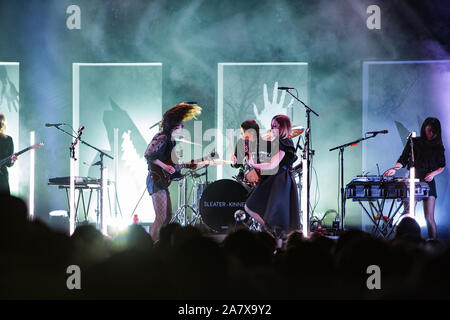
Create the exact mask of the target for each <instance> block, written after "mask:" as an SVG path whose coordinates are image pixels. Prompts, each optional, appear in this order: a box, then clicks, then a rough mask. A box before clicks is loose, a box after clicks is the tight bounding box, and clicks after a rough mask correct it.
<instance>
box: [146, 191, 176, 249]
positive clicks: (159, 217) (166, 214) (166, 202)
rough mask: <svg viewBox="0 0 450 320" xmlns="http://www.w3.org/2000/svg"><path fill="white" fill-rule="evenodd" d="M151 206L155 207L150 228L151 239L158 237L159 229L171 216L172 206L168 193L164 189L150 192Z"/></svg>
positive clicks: (154, 239) (155, 239)
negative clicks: (153, 218) (153, 219)
mask: <svg viewBox="0 0 450 320" xmlns="http://www.w3.org/2000/svg"><path fill="white" fill-rule="evenodd" d="M152 201H153V208H154V209H155V221H154V222H153V225H152V228H151V230H150V235H151V237H152V239H153V241H157V240H158V239H159V230H160V229H161V227H162V226H163V225H164V223H166V222H167V220H168V219H169V221H170V217H171V216H172V212H171V210H172V206H171V203H170V195H169V192H168V191H166V190H161V191H158V192H156V193H154V194H152Z"/></svg>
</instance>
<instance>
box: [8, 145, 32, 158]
mask: <svg viewBox="0 0 450 320" xmlns="http://www.w3.org/2000/svg"><path fill="white" fill-rule="evenodd" d="M31 149H32V147H28V148H25V149H23V150H20V151H19V152H16V153H14V154H15V155H16V156H20V155H21V154H22V153H25V152H27V151H30V150H31ZM11 157H12V155H11V156H10V158H11Z"/></svg>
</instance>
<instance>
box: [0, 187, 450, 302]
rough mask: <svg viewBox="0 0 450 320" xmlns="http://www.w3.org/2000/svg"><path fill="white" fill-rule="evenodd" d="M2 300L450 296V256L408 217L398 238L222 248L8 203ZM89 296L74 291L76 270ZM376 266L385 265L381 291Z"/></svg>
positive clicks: (298, 238) (347, 237)
mask: <svg viewBox="0 0 450 320" xmlns="http://www.w3.org/2000/svg"><path fill="white" fill-rule="evenodd" d="M0 198H1V199H0V200H1V203H2V207H3V208H4V209H2V213H1V214H0V256H1V258H0V298H2V299H158V300H171V299H177V300H181V299H206V300H210V299H214V300H215V299H220V300H223V299H233V300H235V299H255V300H256V299H276V300H277V299H283V300H286V299H287V300H290V299H416V298H425V299H436V298H437V299H448V298H450V290H449V288H450V277H449V276H448V272H449V270H450V250H449V246H448V245H447V244H445V243H443V242H439V241H425V240H424V239H423V238H421V235H420V227H419V226H418V225H417V223H416V222H415V221H414V220H413V219H408V218H405V219H403V220H402V221H401V223H400V224H399V225H398V226H397V230H396V234H395V237H394V239H392V240H381V239H376V238H373V237H372V236H371V235H370V234H368V233H365V232H362V231H358V230H348V231H346V232H344V233H343V234H342V235H341V236H340V237H339V238H338V239H337V240H332V239H329V238H327V237H324V236H322V235H320V234H312V235H310V237H308V238H305V237H304V236H303V235H302V233H301V232H292V233H291V234H289V235H288V236H287V239H286V240H285V241H284V243H283V246H282V247H281V248H278V247H277V243H276V240H275V239H274V238H273V237H272V236H271V235H269V234H268V233H264V232H254V231H249V230H247V229H239V228H238V229H236V230H233V231H230V233H229V234H228V235H227V236H226V237H225V239H224V240H223V241H221V242H219V241H216V240H214V239H213V238H211V237H210V236H209V235H207V234H204V233H202V231H201V230H200V229H198V228H195V227H192V226H186V227H182V226H180V225H178V224H169V225H166V226H164V227H163V228H162V229H161V231H160V240H159V241H158V242H153V241H152V238H151V237H150V235H149V234H148V233H147V232H146V231H145V229H144V228H143V227H141V226H139V225H132V226H130V227H129V228H128V230H127V231H126V232H124V233H121V234H118V235H117V236H115V237H105V236H103V234H101V233H100V232H99V231H98V230H97V229H96V228H95V227H94V226H91V225H83V226H78V227H77V229H76V230H75V232H74V233H73V235H72V236H71V237H69V236H68V235H65V234H63V233H60V232H56V231H53V230H52V229H50V228H49V227H48V226H47V225H46V224H44V223H43V222H41V221H40V220H38V219H35V220H29V219H28V215H27V208H26V205H25V203H24V202H23V201H22V200H20V199H18V198H15V197H11V196H6V195H5V196H0ZM72 265H75V266H78V267H79V270H80V271H81V272H80V279H81V289H79V290H78V289H74V290H69V289H68V282H70V281H71V279H69V278H70V276H71V274H70V273H68V267H69V266H72ZM369 266H377V267H378V268H379V275H380V279H379V280H380V283H379V289H377V288H375V289H369V287H371V285H370V283H373V281H375V282H376V280H374V278H373V272H370V271H368V267H369Z"/></svg>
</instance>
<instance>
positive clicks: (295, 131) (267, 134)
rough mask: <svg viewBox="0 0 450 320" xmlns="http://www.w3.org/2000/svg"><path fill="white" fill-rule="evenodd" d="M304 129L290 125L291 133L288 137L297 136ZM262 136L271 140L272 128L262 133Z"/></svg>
mask: <svg viewBox="0 0 450 320" xmlns="http://www.w3.org/2000/svg"><path fill="white" fill-rule="evenodd" d="M304 131H305V128H303V127H302V126H295V127H292V129H291V134H290V135H289V138H291V139H292V138H295V137H298V136H299V135H301V134H302V133H303V132H304ZM262 138H263V139H264V140H272V138H273V136H272V129H270V130H267V131H266V132H265V133H263V134H262Z"/></svg>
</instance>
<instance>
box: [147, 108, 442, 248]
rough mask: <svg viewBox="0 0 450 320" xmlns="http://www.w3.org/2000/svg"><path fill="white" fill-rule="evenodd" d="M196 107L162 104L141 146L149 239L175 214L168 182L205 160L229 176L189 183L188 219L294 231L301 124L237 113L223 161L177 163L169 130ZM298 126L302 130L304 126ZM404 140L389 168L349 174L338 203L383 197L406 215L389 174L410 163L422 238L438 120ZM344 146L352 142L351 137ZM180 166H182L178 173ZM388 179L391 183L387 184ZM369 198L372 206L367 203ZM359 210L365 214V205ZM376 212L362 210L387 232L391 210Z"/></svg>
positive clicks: (401, 189) (401, 187)
mask: <svg viewBox="0 0 450 320" xmlns="http://www.w3.org/2000/svg"><path fill="white" fill-rule="evenodd" d="M200 110H201V108H200V107H199V106H197V105H193V104H189V103H180V104H178V105H176V106H174V107H172V108H170V109H169V110H168V111H167V112H166V113H165V114H164V116H163V119H162V120H161V122H160V132H159V133H158V134H156V135H155V137H154V138H153V139H152V141H151V142H150V144H149V145H148V147H147V150H146V152H145V158H146V159H147V162H148V169H149V172H148V176H147V190H148V193H149V194H150V195H151V197H152V201H153V206H154V209H155V214H156V217H155V222H154V223H153V225H152V228H151V231H150V234H151V236H152V238H153V239H154V240H158V238H159V230H160V228H161V227H162V226H164V225H166V224H168V223H170V222H173V221H176V220H175V219H174V217H173V215H172V206H171V198H170V193H169V189H168V186H169V185H170V183H171V181H174V180H176V181H178V180H180V179H187V178H188V177H190V173H189V172H190V171H192V170H194V172H195V171H196V170H199V169H200V168H203V167H206V170H207V167H208V166H211V165H214V166H216V165H228V164H230V165H231V167H232V168H235V169H236V175H234V176H233V179H232V180H230V179H222V180H217V181H214V182H211V181H206V182H205V183H203V184H200V185H198V184H197V201H196V208H193V207H191V209H192V211H193V212H194V215H195V218H193V219H192V220H191V221H194V222H200V223H201V224H203V225H204V226H205V227H206V228H207V229H208V230H209V231H212V232H214V233H218V232H219V233H220V232H223V231H229V230H232V229H233V227H236V226H237V224H238V223H240V224H241V225H243V226H245V227H246V228H249V229H251V230H259V231H265V232H268V233H269V234H270V235H272V236H273V237H274V238H276V239H281V240H282V239H286V237H287V235H288V234H289V233H290V232H292V231H296V230H300V229H301V223H300V217H301V214H302V213H301V209H300V203H299V199H300V194H299V191H298V189H299V188H298V185H299V184H301V182H300V181H297V180H296V178H295V174H296V173H298V172H300V177H301V175H302V170H301V169H302V166H301V164H300V165H297V166H296V167H295V168H293V165H294V163H295V162H296V161H297V159H299V155H297V154H296V150H297V149H298V148H296V146H295V143H294V141H293V139H294V138H296V137H298V138H299V139H300V136H301V134H302V133H303V132H304V131H305V130H304V128H303V127H301V126H295V127H293V126H292V124H291V121H290V118H289V117H288V116H286V115H274V116H273V118H272V121H271V123H270V129H269V130H267V131H264V132H261V130H260V126H259V125H258V123H257V121H255V120H253V119H249V120H245V121H244V122H242V123H241V127H240V130H241V131H240V138H239V139H238V141H237V143H236V146H235V147H234V148H232V150H234V152H233V153H231V154H230V158H229V160H224V159H216V160H208V161H205V159H204V158H203V159H198V160H192V161H191V162H189V163H187V164H181V165H180V164H178V159H177V153H176V152H175V146H176V141H177V139H176V138H175V137H176V135H177V134H180V132H181V130H182V128H183V122H184V121H188V120H190V119H192V118H194V117H195V116H196V115H199V114H200ZM306 132H307V133H308V132H309V130H307V131H306ZM380 133H382V134H383V133H387V131H386V130H383V131H378V132H370V133H369V134H372V135H371V136H369V137H365V138H363V139H360V140H358V142H359V141H362V140H365V139H368V138H373V137H375V136H376V135H377V134H380ZM408 139H410V137H408ZM411 139H413V145H414V153H413V154H412V153H411V144H409V143H407V144H406V146H405V149H404V150H403V152H402V155H401V157H400V158H399V160H398V161H397V164H396V165H395V166H394V168H392V169H389V170H387V171H386V172H385V173H384V174H383V175H379V176H376V177H372V178H371V177H370V176H369V177H367V176H364V177H356V178H355V179H353V181H352V182H351V183H349V184H348V185H347V187H346V193H345V195H344V199H343V202H344V206H345V199H346V198H347V199H353V201H359V203H360V204H361V206H363V203H362V202H361V201H379V200H382V203H383V205H384V203H385V201H386V200H390V199H392V200H393V201H394V200H401V201H403V212H402V213H400V216H402V215H407V214H408V213H409V205H408V202H407V199H408V192H409V191H408V190H406V186H407V183H408V182H409V179H407V178H402V177H397V178H394V177H392V176H394V174H395V173H396V171H397V170H398V169H400V168H402V167H408V168H410V167H411V166H414V167H415V168H416V170H417V171H416V176H415V178H417V179H418V180H417V182H416V191H415V192H416V194H417V195H416V203H417V201H422V200H423V203H424V212H425V218H426V222H427V227H428V237H429V238H430V239H435V238H436V237H437V231H436V223H435V221H434V208H435V201H436V198H437V194H436V185H435V181H434V177H435V176H436V175H437V174H439V173H441V172H442V171H443V170H444V167H445V156H444V150H445V149H444V146H443V143H442V138H441V127H440V122H439V120H438V119H436V118H428V119H426V120H425V122H424V123H423V125H422V129H421V135H420V137H417V138H411ZM178 141H184V142H186V140H183V139H178ZM299 141H300V140H299ZM187 142H189V141H187ZM297 145H298V143H297ZM348 145H354V142H353V143H351V144H348ZM342 147H345V146H341V148H342ZM305 148H306V146H305ZM300 149H301V148H300ZM332 150H333V149H332ZM216 156H217V155H216ZM300 157H301V155H300ZM299 168H300V170H299ZM181 169H187V170H188V171H187V172H185V173H183V174H182V173H181ZM184 183H187V182H186V181H185V182H184ZM367 183H370V184H371V186H369V189H370V188H373V186H374V184H377V185H378V187H377V188H378V193H376V192H373V190H369V191H368V189H367V188H368V184H367ZM394 185H395V187H393V186H394ZM185 186H186V185H185ZM303 188H306V186H303ZM361 188H362V189H361ZM386 188H387V189H389V188H394V189H395V190H393V191H392V190H387V189H386ZM361 190H363V191H361ZM370 204H371V205H372V206H373V203H370ZM186 207H189V206H186ZM363 208H364V206H363ZM399 209H400V208H398V210H399ZM184 210H186V208H184ZM364 210H365V209H364ZM398 210H397V211H398ZM179 211H180V210H179ZM179 211H177V212H179ZM365 211H366V213H367V214H368V215H369V212H368V211H367V210H365ZM371 211H372V209H371ZM378 211H379V212H378ZM378 211H377V212H378V215H377V214H374V215H372V216H370V215H369V218H370V219H371V220H372V222H373V223H374V224H375V227H374V230H375V234H378V235H380V236H382V237H389V236H390V235H391V233H392V231H393V222H394V218H395V215H396V213H397V211H396V212H392V207H391V211H390V212H389V215H388V216H387V217H386V216H383V209H382V208H381V209H379V210H378ZM184 214H186V211H184ZM380 217H384V219H385V220H386V221H382V222H383V223H385V224H386V225H385V226H382V225H381V224H380V223H381V222H380ZM342 218H344V217H342ZM397 219H398V216H397ZM381 220H383V219H381ZM399 220H400V219H399ZM399 220H398V221H399ZM398 221H397V223H398ZM178 222H179V221H178ZM184 223H186V220H185V222H184ZM394 226H395V223H394Z"/></svg>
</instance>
